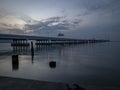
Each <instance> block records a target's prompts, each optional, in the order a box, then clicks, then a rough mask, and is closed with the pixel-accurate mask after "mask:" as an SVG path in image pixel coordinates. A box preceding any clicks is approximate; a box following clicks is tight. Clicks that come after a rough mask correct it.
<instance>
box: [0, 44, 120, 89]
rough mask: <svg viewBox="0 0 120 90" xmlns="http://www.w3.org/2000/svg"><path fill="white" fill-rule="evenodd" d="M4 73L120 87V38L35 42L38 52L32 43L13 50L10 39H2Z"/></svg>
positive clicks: (0, 53)
mask: <svg viewBox="0 0 120 90" xmlns="http://www.w3.org/2000/svg"><path fill="white" fill-rule="evenodd" d="M15 55H18V60H17V61H14V60H13V56H15ZM0 76H7V77H15V78H24V79H33V80H41V81H48V82H63V83H70V84H72V83H77V84H81V85H94V86H118V87H119V86H120V42H104V43H93V44H79V45H48V46H44V45H43V46H39V47H36V46H35V45H34V55H32V54H31V48H30V47H28V48H27V49H26V50H25V49H23V50H21V49H20V48H19V49H18V50H13V47H11V44H10V43H0Z"/></svg>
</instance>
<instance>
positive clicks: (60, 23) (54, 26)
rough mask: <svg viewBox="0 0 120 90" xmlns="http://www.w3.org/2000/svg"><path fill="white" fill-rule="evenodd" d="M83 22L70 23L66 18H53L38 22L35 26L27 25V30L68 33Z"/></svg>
mask: <svg viewBox="0 0 120 90" xmlns="http://www.w3.org/2000/svg"><path fill="white" fill-rule="evenodd" d="M80 22H81V20H75V21H74V20H73V21H69V20H67V19H65V18H64V17H51V18H48V19H45V20H42V21H38V22H37V23H35V24H26V25H25V29H26V30H34V32H37V31H38V32H39V31H41V30H43V31H44V30H48V31H61V30H63V31H66V30H71V28H72V27H74V26H77V25H78V24H79V23H80Z"/></svg>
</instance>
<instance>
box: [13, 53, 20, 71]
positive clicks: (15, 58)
mask: <svg viewBox="0 0 120 90" xmlns="http://www.w3.org/2000/svg"><path fill="white" fill-rule="evenodd" d="M18 69H19V57H18V55H12V70H18Z"/></svg>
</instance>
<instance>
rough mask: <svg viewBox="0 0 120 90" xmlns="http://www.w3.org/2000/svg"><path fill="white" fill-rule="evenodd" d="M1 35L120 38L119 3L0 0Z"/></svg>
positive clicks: (113, 0) (102, 0)
mask: <svg viewBox="0 0 120 90" xmlns="http://www.w3.org/2000/svg"><path fill="white" fill-rule="evenodd" d="M0 33H4V34H8V33H9V34H26V35H38V36H57V34H58V33H64V34H65V36H64V37H70V38H107V39H108V38H110V39H112V40H119V39H120V0H0Z"/></svg>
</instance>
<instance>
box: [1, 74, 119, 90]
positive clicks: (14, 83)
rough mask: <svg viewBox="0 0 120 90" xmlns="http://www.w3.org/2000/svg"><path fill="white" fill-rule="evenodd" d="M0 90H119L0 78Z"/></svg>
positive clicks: (117, 88)
mask: <svg viewBox="0 0 120 90" xmlns="http://www.w3.org/2000/svg"><path fill="white" fill-rule="evenodd" d="M76 87H77V88H76ZM0 90H120V87H97V86H84V85H78V84H72V85H70V84H67V83H58V82H47V81H39V80H31V79H22V78H13V77H6V76H0Z"/></svg>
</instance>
